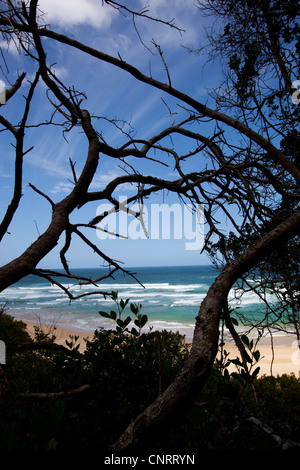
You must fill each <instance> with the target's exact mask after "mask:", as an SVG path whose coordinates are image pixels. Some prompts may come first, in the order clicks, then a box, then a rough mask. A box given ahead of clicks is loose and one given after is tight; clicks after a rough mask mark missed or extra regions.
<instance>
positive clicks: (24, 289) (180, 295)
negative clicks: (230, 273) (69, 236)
mask: <svg viewBox="0 0 300 470" xmlns="http://www.w3.org/2000/svg"><path fill="white" fill-rule="evenodd" d="M128 270H129V271H130V272H131V273H133V274H134V277H131V276H129V275H125V274H124V273H121V272H118V273H117V274H115V275H114V278H107V279H104V280H103V281H102V282H99V284H98V288H97V287H96V286H93V285H89V286H86V285H82V284H79V283H78V282H77V281H76V280H71V279H67V278H63V277H62V278H57V280H59V282H60V283H61V284H62V285H63V286H65V287H67V288H68V289H70V291H71V292H72V294H73V295H74V296H80V295H81V294H83V293H89V294H92V293H93V294H92V295H87V296H84V297H79V298H78V299H76V300H72V302H70V300H69V298H68V296H67V295H66V294H65V293H64V292H63V290H62V289H61V287H59V286H58V285H55V284H51V283H50V282H49V281H47V280H45V279H43V278H41V277H38V276H34V275H30V276H26V277H25V278H24V279H22V280H21V281H19V282H17V283H16V284H14V285H12V286H11V287H9V288H8V289H6V290H5V291H4V292H2V293H0V305H5V306H6V312H7V313H8V314H10V315H12V316H13V317H14V318H15V319H17V320H18V319H21V320H24V321H26V320H27V321H32V322H38V323H41V324H50V325H55V326H62V327H66V328H70V329H72V330H73V331H75V332H76V331H78V332H83V333H85V332H87V333H91V332H94V331H95V330H96V329H98V328H100V327H103V328H106V329H107V328H114V327H115V324H114V323H113V322H112V321H111V320H109V319H106V318H103V317H101V316H100V315H99V313H98V312H99V311H100V310H104V311H106V312H109V311H110V310H112V309H115V304H114V302H113V301H112V300H111V299H110V298H109V297H107V298H106V299H105V298H104V297H103V295H102V294H101V293H97V290H98V291H101V292H111V291H112V290H113V291H117V292H118V298H119V299H123V300H126V299H130V301H129V304H130V302H133V303H138V304H141V305H142V309H141V313H143V314H146V315H147V316H148V319H149V321H148V323H147V325H146V327H145V328H144V331H145V332H146V331H148V328H149V327H152V328H153V329H154V330H163V329H166V330H169V331H179V332H180V333H181V334H182V335H184V336H185V338H186V340H191V339H192V336H193V330H194V326H195V317H196V316H197V314H198V311H199V308H200V305H201V302H202V301H203V299H204V297H205V296H206V294H207V291H208V289H209V287H210V286H211V284H212V283H213V281H214V280H215V278H216V277H217V275H218V274H219V272H218V270H216V269H215V268H214V267H211V266H170V267H138V268H128ZM72 273H73V274H75V275H77V276H83V277H85V278H93V279H95V278H98V277H101V276H102V275H103V274H105V271H104V268H98V269H88V268H86V269H75V270H73V271H72ZM94 293H95V294H94ZM129 304H128V306H127V308H126V310H125V313H124V315H126V316H127V314H128V315H129V316H130V315H131V316H132V317H133V314H132V313H131V312H130V309H129ZM229 304H230V306H231V307H233V308H235V307H238V308H239V311H241V312H242V313H243V315H246V316H247V315H248V316H249V318H250V317H251V316H253V315H256V316H257V315H258V316H259V315H261V316H262V315H263V310H264V305H262V302H261V300H260V299H259V297H257V296H256V295H255V294H254V293H253V292H252V293H251V292H249V293H245V294H244V295H243V296H242V298H241V299H239V298H237V295H236V291H235V289H232V291H231V293H230V296H229ZM260 312H261V313H260Z"/></svg>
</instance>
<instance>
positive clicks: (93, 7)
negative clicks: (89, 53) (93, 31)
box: [39, 0, 114, 28]
mask: <svg viewBox="0 0 300 470" xmlns="http://www.w3.org/2000/svg"><path fill="white" fill-rule="evenodd" d="M39 8H40V10H41V11H42V12H44V13H45V18H44V20H45V21H46V22H50V23H56V24H59V25H61V26H76V25H79V24H86V25H90V26H93V27H96V28H107V27H109V26H110V24H111V20H112V16H113V14H114V9H113V8H111V7H108V6H107V5H105V4H102V2H101V0H39Z"/></svg>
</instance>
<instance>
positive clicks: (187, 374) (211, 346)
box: [112, 212, 300, 451]
mask: <svg viewBox="0 0 300 470" xmlns="http://www.w3.org/2000/svg"><path fill="white" fill-rule="evenodd" d="M299 231H300V212H298V213H296V214H293V215H292V216H291V217H290V218H289V219H287V220H286V221H284V222H283V223H282V224H280V225H279V226H277V227H276V228H275V229H273V230H272V231H271V232H269V233H268V234H267V235H265V236H264V237H263V238H262V239H261V240H260V241H259V242H257V243H256V244H255V245H254V246H252V247H250V248H249V249H248V250H246V251H245V252H244V253H242V254H241V255H240V256H239V257H238V258H236V259H235V260H234V261H233V262H231V263H230V264H229V265H227V266H226V267H225V268H224V269H223V271H222V272H221V274H220V275H219V276H218V277H217V278H216V280H215V281H214V283H213V284H212V286H211V287H210V289H209V290H208V293H207V295H206V297H205V299H204V301H203V302H202V304H201V306H200V310H199V313H198V316H197V317H196V325H195V331H194V338H193V344H192V348H191V353H190V356H189V358H188V360H187V362H186V364H185V366H184V367H183V369H182V370H181V372H180V373H179V375H178V376H177V378H176V379H175V380H174V382H173V383H172V384H171V385H170V386H169V387H168V388H167V389H166V390H165V391H164V392H163V394H162V395H160V396H159V397H158V398H157V399H156V400H155V402H154V403H152V404H151V405H150V406H149V407H148V408H147V409H146V410H145V411H144V412H142V413H141V414H140V415H139V416H138V417H137V418H136V420H135V421H133V422H132V423H131V424H130V425H129V426H128V428H127V429H126V430H125V431H124V433H123V434H122V435H121V437H120V438H119V440H118V441H117V442H115V443H114V444H113V446H112V450H114V451H125V450H126V451H127V450H128V449H130V450H131V449H134V448H137V447H139V448H140V446H141V445H142V444H144V443H148V444H149V443H151V438H152V437H153V436H155V437H156V438H157V436H158V435H159V434H160V432H162V430H163V429H164V427H163V424H164V423H165V422H166V421H167V420H169V419H171V418H172V417H173V416H175V415H176V413H177V412H178V411H179V410H180V411H182V410H184V409H185V408H187V407H188V405H189V403H190V402H191V400H192V399H194V396H195V393H199V392H200V390H201V389H202V388H203V386H204V384H205V382H206V380H207V377H208V376H209V374H210V372H211V369H212V367H213V363H214V360H215V357H216V355H217V351H218V338H219V321H220V315H221V312H222V308H223V306H224V303H225V302H227V297H228V293H229V291H230V289H231V287H232V286H233V284H234V283H235V282H236V281H237V279H238V278H239V277H240V276H241V275H242V274H244V273H246V272H247V271H248V270H249V269H250V268H252V267H253V266H255V264H256V263H257V262H258V261H259V260H261V259H263V258H264V257H265V256H267V255H268V254H269V253H270V252H272V251H273V250H274V249H275V248H276V247H278V245H279V244H280V243H283V242H285V241H286V240H288V239H290V238H292V237H293V236H294V235H295V234H297V233H299Z"/></svg>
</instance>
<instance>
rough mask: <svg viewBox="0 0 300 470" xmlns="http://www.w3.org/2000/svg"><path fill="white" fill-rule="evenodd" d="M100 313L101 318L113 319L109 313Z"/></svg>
mask: <svg viewBox="0 0 300 470" xmlns="http://www.w3.org/2000/svg"><path fill="white" fill-rule="evenodd" d="M98 313H99V314H100V315H101V317H105V318H111V316H110V314H109V313H107V312H103V311H100V312H98Z"/></svg>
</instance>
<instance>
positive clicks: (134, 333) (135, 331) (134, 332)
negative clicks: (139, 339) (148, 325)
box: [131, 328, 140, 336]
mask: <svg viewBox="0 0 300 470" xmlns="http://www.w3.org/2000/svg"><path fill="white" fill-rule="evenodd" d="M131 334H133V335H134V336H139V335H140V334H139V332H138V331H137V330H136V328H131Z"/></svg>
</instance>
